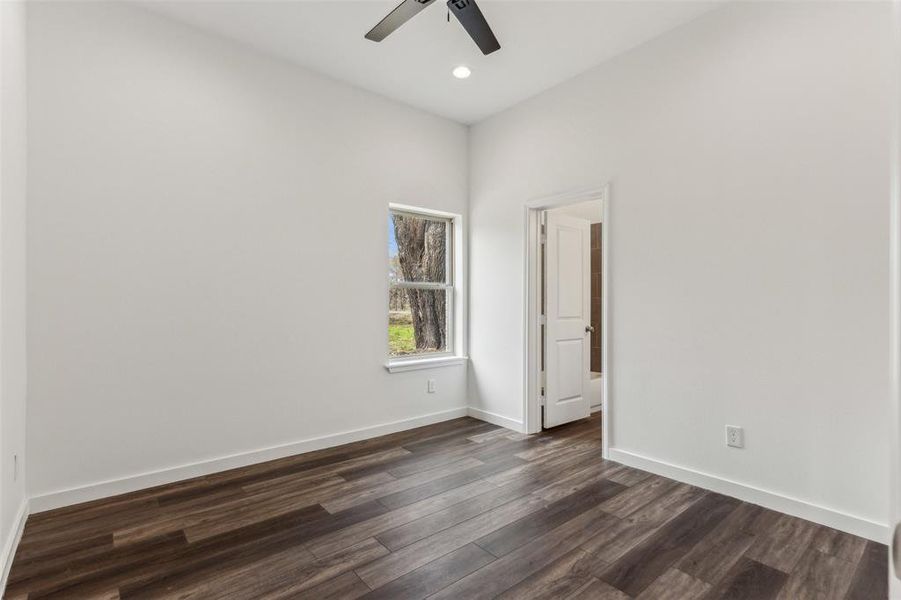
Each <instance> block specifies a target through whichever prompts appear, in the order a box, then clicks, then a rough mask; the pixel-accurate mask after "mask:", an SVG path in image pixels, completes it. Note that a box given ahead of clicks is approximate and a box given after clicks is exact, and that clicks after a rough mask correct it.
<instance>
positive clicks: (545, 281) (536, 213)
mask: <svg viewBox="0 0 901 600" xmlns="http://www.w3.org/2000/svg"><path fill="white" fill-rule="evenodd" d="M609 204H610V202H609V193H608V187H606V186H605V187H604V188H597V189H592V190H588V191H584V192H577V193H570V194H561V195H558V196H552V197H548V198H542V199H538V200H534V201H532V202H529V203H527V204H526V228H527V231H526V253H525V254H526V257H525V268H526V277H525V279H526V311H525V313H526V314H525V318H526V327H525V330H526V344H525V373H526V382H525V399H524V403H525V406H524V411H523V414H524V425H525V430H526V431H527V432H528V433H537V432H539V431H541V430H542V429H548V428H552V427H555V426H558V425H562V424H564V423H568V422H572V421H577V420H581V419H585V418H587V417H589V416H590V415H591V414H592V413H594V412H598V411H600V412H601V423H602V447H603V454H604V457H606V455H607V449H608V447H609V439H610V431H609V430H610V427H609V421H610V419H609V416H610V407H611V402H610V394H609V389H610V364H611V361H610V356H609V339H610V328H609V323H608V315H609V311H610V308H609V304H610V303H609V286H608V282H609V275H610V273H609V271H610V269H609V253H608V251H607V249H608V248H609V239H610V233H609V232H610V216H609V215H610V207H609Z"/></svg>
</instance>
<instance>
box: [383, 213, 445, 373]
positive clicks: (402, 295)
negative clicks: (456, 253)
mask: <svg viewBox="0 0 901 600" xmlns="http://www.w3.org/2000/svg"><path fill="white" fill-rule="evenodd" d="M450 229H451V227H450V222H449V220H447V219H436V218H431V217H425V216H418V215H413V214H409V213H399V212H392V213H391V216H390V219H389V223H388V236H389V264H388V277H389V284H390V288H389V297H388V311H389V329H388V340H389V351H390V352H389V353H390V355H391V356H395V357H396V356H404V355H412V354H427V353H435V352H447V351H449V349H450V348H449V344H448V331H447V328H448V318H447V317H448V294H449V291H450V278H449V277H448V275H449V273H448V270H449V269H448V258H449V241H448V240H449V239H450V236H449V233H450Z"/></svg>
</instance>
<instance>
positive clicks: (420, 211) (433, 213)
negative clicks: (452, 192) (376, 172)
mask: <svg viewBox="0 0 901 600" xmlns="http://www.w3.org/2000/svg"><path fill="white" fill-rule="evenodd" d="M388 209H389V210H392V211H398V212H404V213H408V214H410V215H412V216H414V217H415V216H417V215H425V216H427V217H435V218H436V219H450V220H452V221H453V220H456V219H460V218H462V217H461V215H460V214H459V213H452V212H445V211H443V210H435V209H433V208H423V207H421V206H413V205H410V204H397V203H396V202H389V203H388Z"/></svg>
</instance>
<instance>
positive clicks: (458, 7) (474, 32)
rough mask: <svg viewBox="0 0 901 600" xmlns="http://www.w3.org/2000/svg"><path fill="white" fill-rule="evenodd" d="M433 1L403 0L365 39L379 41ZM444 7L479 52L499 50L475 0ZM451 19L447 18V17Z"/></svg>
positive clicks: (453, 1)
mask: <svg viewBox="0 0 901 600" xmlns="http://www.w3.org/2000/svg"><path fill="white" fill-rule="evenodd" d="M434 1H435V0H403V2H401V3H400V4H398V5H397V6H396V7H395V9H394V10H392V11H391V12H390V13H388V16H386V17H385V18H384V19H382V20H381V21H379V23H378V25H376V26H375V27H373V28H372V29H370V30H369V33H367V34H366V39H367V40H372V41H373V42H381V41H382V40H383V39H385V38H386V37H388V35H389V34H391V33H393V32H394V31H395V30H396V29H397V28H398V27H400V26H401V25H403V24H404V23H406V22H407V21H409V20H410V19H412V18H413V17H415V16H416V15H418V14H419V13H420V12H422V10H423V9H425V8H426V7H427V6H428V5H430V4H432V3H433V2H434ZM447 9H448V10H449V11H450V12H452V13H454V16H455V17H457V20H458V21H460V24H461V25H462V26H463V29H465V30H466V33H468V34H469V37H471V38H472V40H473V41H474V42H475V43H476V45H477V46H478V47H479V50H481V51H482V54H491V53H492V52H494V51H495V50H499V49H500V47H501V45H500V43H499V42H498V41H497V38H496V37H494V32H493V31H491V27H489V26H488V21H486V20H485V16H484V15H483V14H482V11H481V10H480V9H479V5H478V4H476V1H475V0H448V2H447ZM448 18H450V17H448Z"/></svg>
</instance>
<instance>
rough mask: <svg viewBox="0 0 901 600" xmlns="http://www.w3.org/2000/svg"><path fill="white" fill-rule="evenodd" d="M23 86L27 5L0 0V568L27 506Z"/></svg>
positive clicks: (24, 113) (24, 102)
mask: <svg viewBox="0 0 901 600" xmlns="http://www.w3.org/2000/svg"><path fill="white" fill-rule="evenodd" d="M25 87H26V77H25V5H24V3H22V2H0V569H2V568H3V564H4V561H5V559H6V554H7V553H8V551H9V548H10V546H11V544H12V542H13V538H14V537H15V535H16V526H17V525H18V522H17V516H18V515H19V514H20V511H22V510H23V509H24V503H25V465H24V460H25V390H26V375H27V374H26V366H25V359H26V351H25V344H26V339H25V295H26V294H25V194H26V192H25V175H26V155H27V147H26V139H25V138H26V135H25V131H26V129H25V127H26V95H25ZM16 455H17V456H18V457H19V468H18V473H15V472H14V471H15V469H14V465H13V456H16Z"/></svg>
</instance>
